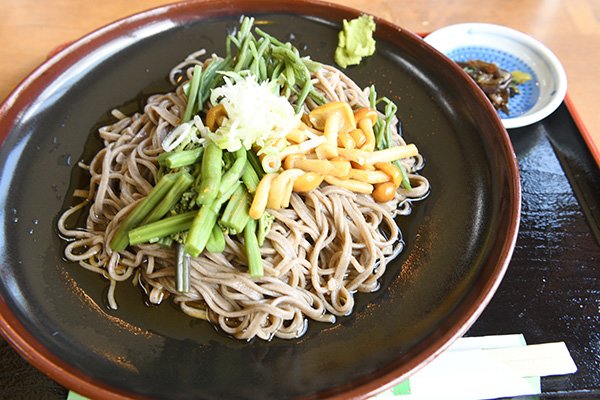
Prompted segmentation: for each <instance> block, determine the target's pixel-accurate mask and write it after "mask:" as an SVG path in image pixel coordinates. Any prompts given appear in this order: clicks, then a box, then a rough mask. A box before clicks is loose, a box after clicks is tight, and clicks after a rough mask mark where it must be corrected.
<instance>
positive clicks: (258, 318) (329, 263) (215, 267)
mask: <svg viewBox="0 0 600 400" xmlns="http://www.w3.org/2000/svg"><path fill="white" fill-rule="evenodd" d="M204 54H205V53H204V51H199V52H196V53H194V54H191V55H190V56H189V57H188V58H187V59H186V60H185V61H184V62H183V63H181V64H179V65H178V66H176V67H175V68H174V69H173V70H172V71H171V74H170V79H171V82H172V83H173V84H174V85H175V86H177V89H176V90H175V91H174V92H171V93H167V94H159V95H153V96H151V97H150V98H148V100H147V104H146V106H145V108H144V110H143V112H142V113H136V114H134V115H132V116H126V115H124V114H122V113H121V112H120V111H118V110H114V111H113V115H114V117H115V118H117V122H115V123H114V124H112V125H108V126H104V127H102V128H100V130H99V135H100V137H101V139H102V140H103V141H104V147H103V148H102V149H101V150H100V151H99V152H98V153H97V154H96V155H95V157H94V158H93V160H92V161H91V162H90V164H89V166H88V165H84V164H83V163H80V167H82V168H84V169H86V170H88V171H89V173H90V175H91V178H90V183H89V189H88V190H76V191H75V193H74V196H75V197H80V198H84V200H83V201H82V202H81V203H79V204H78V205H76V206H74V207H72V208H70V209H69V210H67V211H66V212H64V213H63V214H62V216H61V217H60V220H59V222H58V227H59V230H60V232H61V234H62V235H64V236H65V237H67V238H69V239H71V241H70V243H69V244H68V245H67V247H66V250H65V255H66V257H67V259H69V260H71V261H76V262H78V263H79V264H80V265H81V266H82V267H84V268H86V269H89V270H91V271H94V272H96V273H99V274H102V275H103V276H104V277H105V278H106V279H108V280H109V281H110V286H109V291H108V303H109V306H110V307H111V308H113V309H116V308H117V302H116V300H115V287H116V284H117V282H121V281H125V280H131V281H132V282H133V283H134V284H138V283H139V284H140V285H141V286H142V288H143V289H144V290H145V292H146V293H147V294H148V297H149V300H150V302H151V303H155V304H158V303H160V302H161V301H162V300H163V299H165V298H166V297H172V299H173V301H174V302H175V303H177V304H178V305H179V306H180V307H181V310H182V311H183V312H185V313H186V314H188V315H190V316H192V317H195V318H201V319H205V320H209V321H211V322H212V323H213V324H215V325H217V326H218V327H219V328H220V329H222V330H223V331H225V332H227V333H228V334H231V335H232V336H234V337H236V338H238V339H247V340H249V339H252V338H253V337H255V336H257V337H259V338H262V339H267V340H268V339H271V338H272V337H273V336H277V337H280V338H295V337H298V336H300V335H302V334H303V333H304V332H305V330H306V325H307V322H306V320H307V318H310V319H313V320H316V321H324V322H330V323H332V322H334V321H335V316H343V315H347V314H349V313H350V312H352V309H353V305H354V299H353V293H355V292H371V291H374V290H376V289H377V288H378V278H379V277H381V276H382V275H383V274H384V272H385V270H386V264H387V261H388V260H389V259H391V258H393V257H395V256H396V255H398V253H399V252H400V251H401V250H402V247H403V242H402V238H401V233H400V231H399V229H398V226H397V225H396V222H395V221H394V217H395V216H396V215H397V214H408V213H410V207H411V205H410V201H409V200H416V199H420V198H423V197H424V196H426V194H427V193H428V191H429V183H428V181H427V180H426V179H425V178H424V177H422V176H420V175H417V174H415V172H416V171H418V170H419V169H420V168H422V164H423V160H422V158H421V157H420V156H417V157H415V158H413V159H410V160H408V161H407V160H404V161H403V162H404V165H405V167H406V169H407V170H408V171H409V177H410V181H411V184H412V187H413V188H412V190H411V191H407V190H405V189H403V188H402V187H401V188H400V189H398V191H397V194H396V197H395V199H394V200H392V201H390V202H388V203H384V204H380V203H377V202H375V201H374V200H373V198H372V197H371V195H364V194H356V193H353V192H350V191H348V190H346V189H343V188H339V187H336V186H329V185H327V184H322V185H321V187H320V188H318V189H316V190H313V191H312V192H309V193H307V194H303V195H298V194H297V193H294V194H293V196H292V199H291V203H290V207H289V208H288V209H283V210H270V211H269V212H270V213H272V214H273V215H274V217H275V221H274V223H273V226H272V228H271V230H270V232H269V234H268V235H267V239H266V240H265V243H264V245H263V246H262V249H261V252H262V258H263V263H264V271H265V274H264V276H263V277H261V278H257V279H252V278H251V277H250V276H249V275H248V273H247V268H246V267H245V265H246V256H245V252H244V248H243V245H242V243H240V240H243V239H240V238H238V237H237V236H234V237H230V236H227V235H226V238H227V243H226V248H225V251H224V252H223V253H220V254H212V253H209V252H206V251H205V252H203V253H202V254H201V255H200V256H199V257H196V258H192V262H191V278H190V282H191V283H190V286H191V287H190V292H189V293H186V294H182V293H179V292H177V290H176V284H175V264H176V254H175V250H174V249H171V248H166V247H164V246H162V245H159V244H144V245H139V246H133V247H129V249H128V250H126V251H124V252H122V253H117V252H114V251H112V249H111V248H110V247H109V245H108V243H109V242H110V240H111V238H112V235H113V234H114V232H115V230H116V229H117V227H118V226H119V223H120V222H121V221H122V220H123V219H124V217H125V216H126V215H127V214H128V213H129V212H130V211H131V210H132V209H133V208H134V207H135V205H136V204H137V203H138V202H139V201H140V199H142V198H143V197H144V196H145V195H147V194H148V192H149V191H150V190H151V189H152V187H153V185H154V183H155V182H156V176H157V172H158V162H157V156H158V155H159V154H160V153H161V152H162V151H163V150H162V147H161V142H162V140H163V139H164V138H165V136H166V135H167V134H168V133H169V132H170V131H171V130H172V129H174V127H175V126H177V125H178V124H179V123H180V115H182V114H183V111H184V110H185V107H186V96H185V94H184V93H183V87H182V86H183V85H182V83H184V81H186V80H188V79H190V78H191V71H192V67H193V66H194V65H195V64H199V63H202V62H203V61H200V60H199V59H200V58H201V57H202V56H203V55H204ZM213 57H215V56H213ZM212 59H213V58H209V59H208V60H206V61H204V63H205V64H206V63H208V62H210V61H211V60H212ZM313 83H314V85H315V88H317V90H319V91H320V92H321V93H322V94H323V95H324V96H325V97H326V98H327V99H328V101H345V102H347V103H349V104H350V105H351V106H353V108H355V106H356V107H358V106H362V107H368V106H369V99H368V91H363V90H361V89H360V88H359V87H358V86H357V85H356V84H355V83H354V82H353V81H352V80H350V79H349V78H348V77H347V76H345V75H344V74H343V73H341V72H340V71H338V70H337V69H336V68H334V67H331V66H326V65H324V66H323V68H321V69H320V70H319V71H318V72H317V73H314V74H313ZM293 100H294V99H293V98H292V99H291V101H292V102H293ZM305 107H308V109H312V108H314V107H316V105H315V104H314V103H311V101H310V99H309V100H308V101H307V103H306V105H305ZM394 137H395V140H396V141H397V144H404V141H403V140H402V138H401V137H400V135H398V134H397V133H395V135H394ZM88 208H89V212H88V214H87V220H86V224H85V227H84V229H77V228H69V227H68V226H67V225H68V224H67V220H68V219H69V218H70V217H71V216H73V215H77V214H80V212H82V211H87V210H88Z"/></svg>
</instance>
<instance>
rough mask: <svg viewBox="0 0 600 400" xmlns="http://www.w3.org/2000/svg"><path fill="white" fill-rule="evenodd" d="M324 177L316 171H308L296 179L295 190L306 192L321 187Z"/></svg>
mask: <svg viewBox="0 0 600 400" xmlns="http://www.w3.org/2000/svg"><path fill="white" fill-rule="evenodd" d="M321 182H323V177H322V176H321V175H319V174H317V173H316V172H307V173H305V174H304V175H301V176H299V177H298V178H297V179H296V180H295V181H294V192H298V193H306V192H310V191H311V190H314V189H316V188H318V187H319V185H320V184H321Z"/></svg>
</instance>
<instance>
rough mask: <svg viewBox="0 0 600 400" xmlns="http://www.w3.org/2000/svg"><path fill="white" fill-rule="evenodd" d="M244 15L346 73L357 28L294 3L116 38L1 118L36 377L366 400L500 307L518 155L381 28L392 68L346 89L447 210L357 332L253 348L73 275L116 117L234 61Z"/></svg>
mask: <svg viewBox="0 0 600 400" xmlns="http://www.w3.org/2000/svg"><path fill="white" fill-rule="evenodd" d="M241 13H246V14H251V15H254V16H256V18H257V21H258V23H259V24H261V27H262V28H263V29H264V30H266V31H268V32H269V33H272V34H274V35H276V36H277V37H279V38H282V39H285V40H292V41H293V43H294V44H295V45H297V46H298V47H299V48H301V49H304V50H303V53H304V54H306V55H310V56H311V57H312V58H313V59H315V60H318V61H322V62H326V63H333V59H332V56H333V53H334V49H335V46H336V44H337V32H338V30H339V28H340V24H341V20H342V18H353V17H355V16H357V15H358V13H357V12H356V11H353V10H350V9H347V8H341V7H333V6H331V5H326V4H322V3H313V2H305V1H295V2H290V3H285V4H284V3H283V2H278V1H269V0H264V1H255V2H242V1H240V2H235V1H233V2H232V1H215V2H195V3H180V4H177V5H172V6H167V7H163V8H160V9H157V10H154V11H150V12H147V13H144V14H140V15H138V16H134V17H130V18H127V19H125V20H123V21H120V22H117V23H115V24H113V25H110V26H109V27H107V28H103V29H101V30H99V31H97V32H95V33H93V34H91V35H89V36H87V37H86V38H84V39H82V40H80V41H78V42H76V43H75V44H73V45H71V46H70V47H68V48H67V49H65V50H63V51H62V52H59V53H58V54H57V55H56V56H54V57H53V58H51V59H50V60H49V61H48V62H47V63H46V64H44V65H43V66H41V67H40V68H39V69H38V70H36V71H35V72H34V73H33V74H32V75H31V76H30V77H29V78H27V79H26V80H25V81H24V82H23V83H22V84H21V86H19V87H18V88H17V90H16V91H15V92H14V93H13V94H12V95H11V96H10V97H9V98H8V99H7V100H6V101H5V103H4V104H3V105H2V108H0V132H1V135H3V137H4V142H3V144H2V148H1V150H0V165H1V168H2V169H1V171H2V172H1V177H0V179H1V183H0V216H1V219H2V228H1V230H0V246H2V247H1V250H0V264H1V270H0V271H1V273H0V296H1V299H0V300H1V301H0V314H1V318H0V326H1V328H2V333H3V335H4V336H5V337H6V338H7V340H8V341H9V342H11V343H12V344H13V346H15V348H17V350H18V351H19V352H20V353H21V354H22V355H23V356H24V357H25V358H26V359H28V360H29V361H30V362H32V363H33V364H34V365H35V366H37V367H38V368H40V369H41V370H42V371H44V372H45V373H47V374H48V375H50V376H51V377H52V378H54V379H56V380H57V381H59V382H60V383H62V384H63V385H65V386H67V387H69V388H71V389H74V390H77V391H79V392H81V393H83V394H86V395H89V396H90V397H94V398H111V397H112V398H116V397H119V396H124V397H149V398H164V399H167V398H169V399H170V398H180V399H191V398H195V399H198V398H277V399H282V398H310V397H329V396H336V395H344V396H346V395H352V396H357V397H364V396H367V395H370V394H373V393H375V392H376V391H378V390H380V389H381V388H383V387H384V386H389V385H390V384H391V383H392V382H396V381H398V380H400V379H403V378H405V377H406V376H407V375H408V374H409V373H410V372H411V371H413V370H414V369H415V368H416V367H418V366H419V365H421V364H422V363H423V362H426V361H427V360H429V359H431V357H433V356H435V355H436V354H437V353H439V352H440V351H441V350H442V349H443V348H445V347H446V346H447V345H448V344H449V342H450V341H452V340H453V339H455V338H456V337H458V336H460V335H461V334H463V333H464V332H465V331H466V330H467V328H468V327H469V326H470V325H471V324H472V323H473V322H474V321H475V319H476V318H477V316H478V315H479V314H480V313H481V311H482V310H483V308H484V307H485V305H486V304H487V302H488V301H489V299H490V298H491V296H492V294H493V292H494V291H495V289H496V287H497V285H498V283H499V281H500V279H501V278H502V275H503V273H504V270H505V268H506V265H507V263H508V259H509V258H510V255H511V253H512V249H513V246H514V241H515V237H516V233H517V226H518V219H519V204H520V192H519V179H518V173H517V169H516V164H515V159H514V154H513V151H512V147H511V145H510V142H509V140H508V137H507V135H506V132H505V130H504V129H503V128H502V125H501V123H500V121H499V119H498V118H497V116H496V114H495V112H494V110H493V108H492V107H491V106H490V105H489V104H488V102H487V100H486V99H485V97H484V96H483V95H482V94H481V93H480V92H479V91H478V89H477V88H476V86H475V85H474V84H473V83H472V82H471V81H470V80H469V79H468V77H467V76H466V75H464V74H463V73H462V72H461V70H460V69H459V68H458V67H456V66H454V64H452V63H451V62H450V61H449V60H447V59H446V58H444V57H443V56H442V55H440V54H439V53H437V52H436V51H435V50H433V49H431V48H430V47H429V46H428V45H426V44H425V43H424V42H423V41H422V40H421V39H420V38H418V37H417V36H415V35H413V34H411V33H409V32H406V31H404V30H402V29H400V28H398V27H395V26H393V25H391V24H389V23H387V22H385V21H378V30H377V34H376V36H377V45H378V47H377V52H376V54H375V55H374V56H373V57H370V58H368V59H366V60H365V61H364V62H363V63H362V64H361V65H359V66H357V67H353V68H350V69H348V70H347V73H348V74H349V75H350V77H352V78H353V79H354V80H356V81H357V82H358V84H359V85H360V86H362V87H364V86H366V85H369V84H371V83H375V84H376V85H377V87H378V91H379V93H380V94H382V95H387V96H389V97H391V98H392V99H394V101H396V102H397V104H398V106H399V112H398V116H399V118H400V119H401V120H402V122H403V129H404V135H405V138H406V139H407V141H408V142H413V143H415V144H417V146H418V147H419V149H420V151H421V153H422V154H424V156H425V158H426V167H425V169H424V170H423V174H424V175H426V176H427V177H428V178H429V180H430V182H431V185H432V188H433V189H432V192H431V195H430V196H429V197H428V198H427V199H426V200H425V201H423V202H420V203H418V204H416V205H415V208H414V211H413V213H412V215H410V216H409V217H407V218H403V219H402V220H401V221H400V225H401V228H402V230H403V234H404V240H405V242H406V249H405V251H404V252H403V253H402V255H401V256H400V257H398V258H397V259H396V260H394V262H392V264H391V265H390V266H389V270H388V272H386V275H385V276H384V278H383V279H382V282H381V289H380V290H379V291H377V292H375V293H371V294H360V295H358V296H357V305H356V309H355V311H354V313H353V314H352V315H351V316H348V317H345V318H340V319H339V320H338V322H337V323H336V324H334V325H326V324H320V323H312V322H311V323H310V328H309V330H308V332H307V334H306V335H305V336H303V337H301V338H300V339H297V340H289V341H283V340H273V341H271V342H263V341H254V342H252V343H241V342H238V341H236V340H234V339H231V338H229V337H227V336H225V335H223V334H221V333H219V332H217V331H216V330H215V329H213V327H212V326H210V325H208V324H207V323H204V322H201V321H192V320H190V318H188V317H186V316H184V315H182V314H181V313H180V312H178V311H177V310H176V308H175V307H173V306H172V305H170V304H168V303H166V304H163V305H161V306H159V307H152V308H149V307H147V306H145V304H144V297H143V295H142V294H141V293H140V292H139V290H138V289H137V288H133V287H131V285H130V283H129V282H127V283H123V284H121V285H119V286H118V287H117V292H116V296H117V301H118V302H119V306H120V307H119V309H118V310H117V311H110V310H108V308H107V307H106V306H105V300H104V298H105V292H106V290H107V283H106V281H104V280H102V279H101V278H100V277H98V276H97V275H95V274H93V273H91V272H87V271H85V270H83V269H81V268H79V267H78V266H77V265H75V264H73V263H69V262H66V261H64V260H63V258H62V251H63V249H64V245H65V244H64V243H63V242H62V241H61V239H60V238H59V237H58V235H57V233H56V220H57V217H58V215H59V214H60V212H61V210H63V209H64V208H65V207H67V206H69V205H70V204H71V201H72V200H71V198H70V191H71V189H72V188H73V187H74V186H76V185H78V184H80V183H81V182H80V179H81V174H80V173H79V172H77V169H76V168H74V165H75V164H76V163H77V161H79V160H81V159H83V160H89V159H90V156H91V152H92V151H94V149H97V148H98V147H97V146H98V139H97V138H96V137H95V129H96V128H97V127H98V125H99V124H102V123H106V122H109V121H110V118H111V117H110V114H109V111H110V110H111V109H113V108H115V107H120V108H121V109H122V110H124V111H128V112H132V111H135V110H138V109H139V108H140V107H141V104H143V100H144V99H145V96H147V95H149V94H151V93H156V92H162V91H167V90H170V89H171V88H170V86H169V84H168V82H167V74H168V71H169V70H170V68H171V67H172V66H173V65H175V64H176V63H177V62H179V61H180V60H182V59H183V58H184V57H185V56H186V55H187V54H188V53H190V52H192V51H194V50H196V49H198V48H206V49H207V50H208V51H209V52H216V53H223V51H224V39H225V35H226V32H228V30H231V29H232V28H233V27H235V26H236V25H237V22H238V20H239V15H240V14H241Z"/></svg>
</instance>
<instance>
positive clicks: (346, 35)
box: [334, 15, 375, 68]
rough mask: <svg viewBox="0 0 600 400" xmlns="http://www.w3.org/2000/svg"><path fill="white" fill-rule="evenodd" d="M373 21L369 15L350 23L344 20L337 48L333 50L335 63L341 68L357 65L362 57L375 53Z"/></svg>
mask: <svg viewBox="0 0 600 400" xmlns="http://www.w3.org/2000/svg"><path fill="white" fill-rule="evenodd" d="M373 32H375V21H374V20H373V17H372V16H370V15H361V16H360V17H358V18H355V19H353V20H350V21H346V20H344V22H343V29H342V31H341V32H340V33H339V35H338V37H339V42H338V47H337V49H336V50H335V56H334V59H335V62H336V63H337V64H338V65H339V66H340V67H342V68H347V67H348V66H349V65H357V64H359V63H360V62H361V60H362V59H363V57H368V56H371V55H373V53H375V39H373Z"/></svg>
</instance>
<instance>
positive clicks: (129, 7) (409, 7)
mask: <svg viewBox="0 0 600 400" xmlns="http://www.w3.org/2000/svg"><path fill="white" fill-rule="evenodd" d="M332 1H333V2H335V3H343V4H345V5H348V6H351V7H355V8H358V9H360V10H363V11H364V12H367V13H370V14H374V15H376V16H378V17H382V18H385V19H387V20H390V21H393V22H394V23H396V24H398V25H400V26H402V27H404V28H406V29H409V30H412V31H414V32H428V31H433V30H435V29H438V28H441V27H443V26H446V25H450V24H454V23H460V22H489V23H494V24H501V25H506V26H509V27H511V28H514V29H517V30H520V31H522V32H525V33H527V34H530V35H531V36H533V37H535V38H536V39H538V40H540V41H541V42H542V43H544V44H545V45H546V46H548V47H549V48H550V49H551V50H552V51H553V52H554V53H555V54H556V55H557V56H558V58H559V59H560V60H561V62H562V64H563V66H564V68H565V70H566V72H567V77H568V81H569V89H568V92H569V95H570V97H571V99H572V100H573V103H574V105H575V107H576V109H577V110H578V111H579V113H580V116H581V117H582V119H583V121H584V123H585V125H586V126H587V128H588V130H589V131H590V133H591V135H592V137H593V140H594V142H595V143H596V147H598V148H600V113H599V112H597V105H598V104H599V103H600V90H598V88H599V87H600V86H599V84H598V82H597V78H596V77H595V75H596V73H597V69H598V65H599V64H600V20H599V18H598V15H600V1H598V0H569V1H557V0H489V1H486V2H481V1H478V0H427V1H418V0H406V1H399V0H332ZM165 3H168V2H167V1H165V0H137V1H120V0H103V1H90V0H44V1H37V0H0V10H1V12H0V14H1V17H0V43H2V46H0V76H1V77H2V79H0V99H3V98H4V97H6V96H7V95H8V93H9V92H10V91H11V90H12V89H13V88H14V87H15V85H17V84H18V83H19V82H20V81H21V80H22V79H23V78H24V77H25V76H26V75H27V74H29V72H31V70H33V69H34V68H35V67H36V66H37V65H39V64H40V63H42V62H43V61H44V59H45V58H46V56H47V54H48V53H49V52H50V51H52V49H54V48H55V47H56V46H59V45H61V44H63V43H66V42H69V41H72V40H75V39H77V38H79V37H81V36H83V35H85V34H86V33H88V32H90V31H92V30H94V29H96V28H99V27H101V26H103V25H105V24H108V23H110V22H112V21H114V20H116V19H119V18H122V17H125V16H127V15H130V14H133V13H136V12H139V11H142V10H145V9H148V8H152V7H156V6H159V5H162V4H165Z"/></svg>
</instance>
